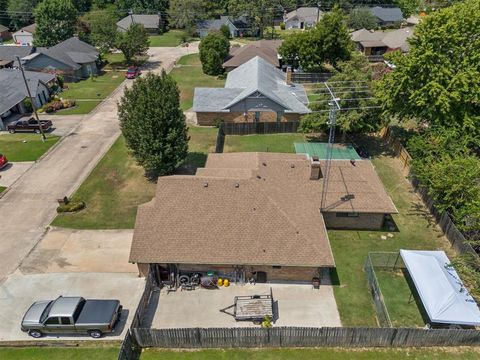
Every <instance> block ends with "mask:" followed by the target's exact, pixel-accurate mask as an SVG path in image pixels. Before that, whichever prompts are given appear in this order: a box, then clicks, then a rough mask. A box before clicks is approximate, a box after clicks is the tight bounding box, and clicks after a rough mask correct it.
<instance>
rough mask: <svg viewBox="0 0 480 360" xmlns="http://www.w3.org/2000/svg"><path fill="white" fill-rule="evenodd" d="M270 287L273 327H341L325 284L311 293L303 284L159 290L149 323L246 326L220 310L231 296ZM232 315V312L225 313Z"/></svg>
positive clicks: (266, 291)
mask: <svg viewBox="0 0 480 360" xmlns="http://www.w3.org/2000/svg"><path fill="white" fill-rule="evenodd" d="M270 288H272V292H273V298H274V302H275V306H274V313H276V314H277V316H278V318H277V319H276V321H275V323H274V326H305V327H322V326H333V327H335V326H342V324H341V321H340V315H339V314H338V310H337V303H336V302H335V297H334V296H333V289H332V287H331V286H329V285H322V286H320V289H319V290H313V289H312V285H303V284H256V285H252V284H246V285H243V286H242V285H232V286H230V287H227V288H225V287H222V288H219V289H218V290H207V289H200V288H199V289H196V290H193V291H180V290H177V291H176V292H171V293H169V294H167V291H166V290H162V291H161V293H160V298H159V300H158V307H157V310H156V312H155V314H154V316H153V319H152V320H151V323H152V328H156V329H161V328H191V327H248V326H252V322H250V321H235V319H234V318H233V317H232V316H230V315H227V314H225V313H221V312H220V309H223V308H226V307H227V306H229V305H232V304H233V303H234V297H235V296H241V295H266V294H270ZM229 311H230V312H233V309H230V310H229Z"/></svg>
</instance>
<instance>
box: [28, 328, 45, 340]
mask: <svg viewBox="0 0 480 360" xmlns="http://www.w3.org/2000/svg"><path fill="white" fill-rule="evenodd" d="M28 335H30V336H31V337H33V338H35V339H38V338H41V337H42V336H43V334H42V332H41V331H40V330H29V331H28Z"/></svg>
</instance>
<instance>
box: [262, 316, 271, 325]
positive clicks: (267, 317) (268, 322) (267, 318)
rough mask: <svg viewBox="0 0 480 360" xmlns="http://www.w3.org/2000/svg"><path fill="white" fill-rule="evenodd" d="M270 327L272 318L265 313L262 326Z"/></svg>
mask: <svg viewBox="0 0 480 360" xmlns="http://www.w3.org/2000/svg"><path fill="white" fill-rule="evenodd" d="M269 327H272V318H271V317H270V316H268V315H265V317H264V318H263V321H262V328H269Z"/></svg>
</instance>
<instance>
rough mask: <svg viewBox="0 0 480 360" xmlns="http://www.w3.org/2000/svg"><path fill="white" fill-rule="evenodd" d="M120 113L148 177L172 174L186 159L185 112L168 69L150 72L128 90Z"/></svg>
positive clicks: (136, 157) (123, 126)
mask: <svg viewBox="0 0 480 360" xmlns="http://www.w3.org/2000/svg"><path fill="white" fill-rule="evenodd" d="M118 114H119V118H120V127H121V129H122V133H123V135H124V136H125V140H126V143H127V146H128V147H129V149H130V150H131V151H132V154H133V156H134V157H135V159H136V160H137V162H138V163H139V164H140V165H142V166H143V168H144V169H145V172H146V173H147V174H148V175H149V176H151V177H154V176H157V175H161V176H162V175H169V174H172V173H173V171H174V170H175V169H176V168H177V167H178V166H179V165H180V164H181V163H182V162H183V161H184V160H185V158H186V156H187V152H188V133H187V126H186V123H185V115H184V114H183V112H182V110H181V109H180V101H179V90H178V87H177V84H176V83H175V81H174V80H173V78H172V77H171V76H170V75H167V74H166V73H165V71H163V72H162V74H161V75H155V74H153V73H148V74H147V75H146V76H145V77H142V78H139V79H137V80H135V82H134V83H133V86H132V87H131V88H130V89H125V93H124V95H123V97H122V99H121V100H120V103H119V105H118Z"/></svg>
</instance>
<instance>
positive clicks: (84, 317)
mask: <svg viewBox="0 0 480 360" xmlns="http://www.w3.org/2000/svg"><path fill="white" fill-rule="evenodd" d="M119 304H120V302H119V301H117V300H86V301H85V305H84V306H83V309H82V311H81V312H80V315H79V316H78V319H77V321H76V322H75V325H76V326H79V325H89V324H109V323H110V321H111V320H112V318H111V316H112V313H114V312H115V310H116V309H117V306H118V305H119Z"/></svg>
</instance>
